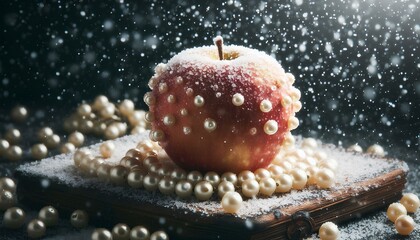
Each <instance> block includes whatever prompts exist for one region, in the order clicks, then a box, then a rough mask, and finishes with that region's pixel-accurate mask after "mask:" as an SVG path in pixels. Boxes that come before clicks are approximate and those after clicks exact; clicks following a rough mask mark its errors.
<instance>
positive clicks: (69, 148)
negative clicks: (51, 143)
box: [60, 142, 76, 154]
mask: <svg viewBox="0 0 420 240" xmlns="http://www.w3.org/2000/svg"><path fill="white" fill-rule="evenodd" d="M75 150H76V147H75V146H74V144H73V143H69V142H68V143H65V144H63V145H62V146H61V148H60V152H61V153H64V154H66V153H71V152H74V151H75Z"/></svg>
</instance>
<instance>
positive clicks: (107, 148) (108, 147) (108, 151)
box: [99, 141, 115, 158]
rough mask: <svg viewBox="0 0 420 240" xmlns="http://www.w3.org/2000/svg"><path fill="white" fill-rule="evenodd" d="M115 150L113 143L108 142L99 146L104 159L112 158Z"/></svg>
mask: <svg viewBox="0 0 420 240" xmlns="http://www.w3.org/2000/svg"><path fill="white" fill-rule="evenodd" d="M114 150H115V144H114V143H113V142H111V141H106V142H104V143H102V144H101V145H100V146H99V152H100V153H101V156H102V157H103V158H110V157H111V156H112V153H113V152H114Z"/></svg>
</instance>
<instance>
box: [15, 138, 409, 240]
mask: <svg viewBox="0 0 420 240" xmlns="http://www.w3.org/2000/svg"><path fill="white" fill-rule="evenodd" d="M136 141H138V137H137V138H132V137H126V138H123V139H120V140H117V141H116V144H117V147H118V144H120V147H121V146H126V147H125V148H124V149H122V147H121V149H122V150H121V152H125V151H126V150H127V149H128V148H130V147H132V146H133V145H134V146H135V143H136ZM95 148H97V146H92V147H91V149H93V150H94V149H95ZM323 149H325V151H327V152H328V154H329V155H332V156H339V157H340V159H337V160H338V162H339V164H340V163H341V164H340V166H341V168H339V171H338V174H340V176H341V177H340V178H339V180H338V183H337V186H336V187H334V188H333V189H331V190H318V189H315V188H308V189H305V190H302V191H292V192H291V193H288V194H282V195H276V196H273V197H270V198H258V199H248V200H245V202H244V207H243V210H242V211H240V212H239V213H238V214H237V215H231V214H225V213H224V212H223V211H222V209H221V207H220V204H219V200H217V199H212V201H209V202H197V201H195V200H188V201H183V200H179V199H176V198H175V197H174V196H163V195H161V194H160V193H158V192H157V193H150V192H147V191H145V190H139V189H131V188H129V187H128V186H124V187H120V186H112V185H111V184H108V183H103V182H100V181H99V180H98V179H94V178H91V179H85V178H84V177H83V176H81V175H80V174H78V173H77V171H75V169H74V167H73V166H72V156H71V155H61V156H58V157H55V158H50V159H45V160H43V161H41V162H37V163H32V164H27V165H25V166H22V167H20V168H19V169H18V170H17V171H16V178H17V179H18V181H19V184H18V196H19V197H20V198H21V200H22V201H25V202H28V203H31V204H35V205H40V206H44V205H46V204H51V205H53V206H56V207H57V208H58V209H59V210H60V212H63V213H69V212H71V211H73V210H75V209H85V210H86V211H88V212H89V214H90V216H91V218H93V219H95V220H94V225H95V226H112V225H113V224H115V223H118V222H124V223H127V224H129V225H130V226H135V225H144V226H147V227H149V228H150V229H152V230H158V229H164V230H165V231H166V232H167V233H168V234H169V235H170V238H171V239H198V238H199V239H299V238H301V237H302V236H304V235H306V234H308V233H312V232H314V231H316V230H317V229H318V228H319V227H320V225H321V224H322V223H323V222H325V221H333V222H336V223H339V222H342V221H347V220H350V219H352V218H356V217H360V216H361V215H363V214H365V213H367V212H371V211H375V210H377V209H380V208H384V207H385V206H386V205H388V204H390V203H391V202H394V201H397V200H398V199H399V198H400V197H401V192H402V189H403V188H404V184H405V182H406V174H407V171H408V169H407V167H406V165H405V164H404V163H402V162H400V161H398V160H389V159H388V160H386V159H377V158H372V157H369V156H365V155H358V154H353V153H348V152H345V151H344V150H342V149H337V148H335V147H333V146H323ZM349 159H354V162H352V163H349V162H348V161H349ZM361 161H363V163H364V165H363V166H360V167H359V169H360V172H362V173H361V174H359V175H357V173H354V172H352V173H346V171H354V169H349V167H348V166H349V164H350V165H356V166H357V165H360V162H361ZM356 169H357V167H356ZM367 173H369V174H367ZM346 174H348V175H346Z"/></svg>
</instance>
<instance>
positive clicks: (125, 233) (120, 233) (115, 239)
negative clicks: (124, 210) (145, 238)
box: [112, 223, 130, 240]
mask: <svg viewBox="0 0 420 240" xmlns="http://www.w3.org/2000/svg"><path fill="white" fill-rule="evenodd" d="M128 239H130V227H129V226H128V225H127V224H124V223H119V224H117V225H115V226H114V227H113V228H112V240H128Z"/></svg>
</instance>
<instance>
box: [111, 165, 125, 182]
mask: <svg viewBox="0 0 420 240" xmlns="http://www.w3.org/2000/svg"><path fill="white" fill-rule="evenodd" d="M127 175H128V171H127V169H126V168H125V167H123V166H121V165H116V166H112V167H111V169H110V170H109V180H110V181H111V182H112V183H114V184H117V185H122V184H124V183H125V182H126V179H127Z"/></svg>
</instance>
